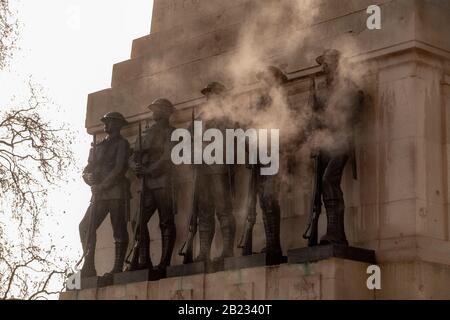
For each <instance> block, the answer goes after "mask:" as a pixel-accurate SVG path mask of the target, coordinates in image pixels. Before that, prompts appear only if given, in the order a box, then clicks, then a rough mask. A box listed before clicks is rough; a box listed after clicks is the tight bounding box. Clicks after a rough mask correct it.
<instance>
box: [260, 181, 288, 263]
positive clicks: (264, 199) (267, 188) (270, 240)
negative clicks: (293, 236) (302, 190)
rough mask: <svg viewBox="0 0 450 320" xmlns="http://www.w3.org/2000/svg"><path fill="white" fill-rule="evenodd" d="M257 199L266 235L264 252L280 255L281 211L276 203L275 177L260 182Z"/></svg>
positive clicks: (276, 184) (276, 182)
mask: <svg viewBox="0 0 450 320" xmlns="http://www.w3.org/2000/svg"><path fill="white" fill-rule="evenodd" d="M261 184H262V186H261V188H260V189H261V190H260V193H259V199H260V203H261V210H262V213H263V221H264V230H265V234H266V248H265V252H266V253H267V254H270V255H277V256H281V255H282V250H281V240H280V221H281V210H280V204H279V202H278V195H279V192H278V191H279V190H278V189H279V187H278V181H277V180H276V178H275V177H265V178H264V179H262V181H261Z"/></svg>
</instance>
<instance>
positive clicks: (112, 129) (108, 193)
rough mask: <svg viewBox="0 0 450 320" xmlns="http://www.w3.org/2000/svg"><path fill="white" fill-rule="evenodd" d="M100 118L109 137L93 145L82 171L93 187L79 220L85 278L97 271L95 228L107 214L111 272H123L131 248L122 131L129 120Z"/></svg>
mask: <svg viewBox="0 0 450 320" xmlns="http://www.w3.org/2000/svg"><path fill="white" fill-rule="evenodd" d="M101 121H102V122H103V124H104V131H105V132H106V133H107V137H106V138H105V139H104V140H102V141H101V142H99V143H94V144H93V147H92V149H91V152H90V154H89V160H88V165H87V166H86V168H85V169H84V171H83V179H84V181H85V182H86V183H87V184H88V185H90V186H91V189H92V199H91V204H90V206H89V208H88V209H87V211H86V214H85V215H84V218H83V220H82V221H81V223H80V238H81V242H82V245H83V252H84V257H85V261H84V264H83V268H82V269H81V276H82V277H84V278H86V277H92V276H96V274H97V273H96V270H95V262H94V258H95V245H96V231H97V229H98V228H99V227H100V225H101V224H102V222H103V220H104V219H105V217H106V216H107V214H108V213H109V214H110V217H111V224H112V229H113V236H114V242H115V258H114V267H113V269H112V270H111V272H110V274H113V273H118V272H122V268H123V262H124V258H125V254H126V250H127V247H128V232H127V222H126V215H127V208H128V201H129V198H130V183H129V181H128V179H127V178H126V176H125V174H126V172H127V170H128V158H129V156H130V146H129V143H128V141H127V140H126V139H125V138H124V137H122V135H121V134H120V130H121V128H122V127H123V126H125V125H126V124H127V121H126V120H125V118H124V116H123V115H122V114H120V113H118V112H109V113H107V114H106V115H105V116H103V118H101Z"/></svg>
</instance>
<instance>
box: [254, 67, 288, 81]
mask: <svg viewBox="0 0 450 320" xmlns="http://www.w3.org/2000/svg"><path fill="white" fill-rule="evenodd" d="M268 76H272V77H273V78H274V79H275V80H276V81H277V82H279V83H285V82H286V81H287V80H288V77H287V76H286V75H285V74H284V73H283V71H281V70H280V69H279V68H277V67H275V66H268V67H265V68H264V69H263V70H261V71H259V72H258V73H257V74H256V79H258V81H261V80H263V79H265V78H267V77H268Z"/></svg>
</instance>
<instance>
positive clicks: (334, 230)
mask: <svg viewBox="0 0 450 320" xmlns="http://www.w3.org/2000/svg"><path fill="white" fill-rule="evenodd" d="M324 202H325V208H326V211H327V233H326V234H325V235H324V236H323V237H322V238H321V239H320V244H339V245H345V246H348V241H347V237H346V236H345V227H344V212H345V206H344V201H343V200H339V199H336V200H327V201H324Z"/></svg>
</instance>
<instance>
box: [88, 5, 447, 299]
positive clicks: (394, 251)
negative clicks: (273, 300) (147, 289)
mask: <svg viewBox="0 0 450 320" xmlns="http://www.w3.org/2000/svg"><path fill="white" fill-rule="evenodd" d="M289 1H291V0H283V2H289ZM256 2H257V1H256V0H231V1H219V0H170V1H168V0H155V5H154V12H153V20H152V31H151V33H150V35H147V36H144V37H142V38H139V39H136V40H134V41H133V48H132V53H131V59H129V60H127V61H124V62H120V63H117V64H116V65H114V68H113V76H112V84H111V88H109V89H106V90H103V91H100V92H96V93H92V94H90V95H89V99H88V106H87V116H86V127H87V130H88V132H90V133H92V132H98V131H99V130H100V123H99V121H98V119H99V118H100V116H101V115H102V114H104V113H106V112H107V111H111V110H113V109H114V110H118V111H120V112H122V113H124V114H125V115H126V116H127V118H128V119H129V120H130V121H131V122H135V121H138V120H143V119H146V118H148V116H149V113H148V111H147V110H146V106H147V105H148V104H149V103H150V102H151V101H152V100H153V99H155V98H157V97H160V96H164V97H167V98H169V99H171V100H172V101H173V102H174V103H175V104H176V107H177V112H176V114H175V115H174V117H173V119H172V120H173V123H174V124H175V125H176V126H185V125H186V124H187V122H188V121H189V118H190V108H191V107H192V106H195V105H198V104H201V103H202V102H203V99H202V97H201V94H200V89H201V88H202V87H203V86H204V85H205V84H206V83H208V82H210V81H216V80H219V81H224V82H225V83H227V81H229V79H228V78H227V75H226V74H225V72H224V70H223V66H224V65H227V64H228V63H229V62H230V61H233V58H234V57H236V50H237V45H238V44H239V41H238V37H239V31H240V30H241V28H243V27H245V21H246V18H247V17H248V15H249V14H251V13H252V9H253V8H254V6H255V3H256ZM373 2H374V1H373V0H357V1H354V0H353V1H352V0H342V1H328V0H317V1H314V5H315V6H317V8H318V11H317V16H316V18H315V19H314V22H313V23H312V24H311V25H308V26H302V27H301V28H299V29H298V30H293V31H292V32H294V33H298V35H299V36H298V37H299V39H300V38H303V37H302V35H304V34H305V33H308V37H307V39H306V40H305V43H304V44H302V46H300V47H299V50H298V51H296V52H293V53H291V54H290V55H284V54H283V53H278V52H277V53H274V55H273V56H270V57H267V63H268V64H269V63H276V64H277V65H280V66H282V68H283V70H284V71H285V72H286V73H287V74H288V75H289V77H290V78H295V77H296V76H297V75H304V74H307V73H308V72H312V71H313V70H314V69H310V70H308V68H312V67H314V66H315V62H314V58H315V57H316V56H317V55H319V54H320V53H321V52H322V51H323V49H324V48H329V47H335V48H337V49H341V50H342V51H344V52H345V53H346V55H347V56H349V57H350V61H351V62H352V63H353V64H354V66H355V68H357V67H362V68H363V69H364V70H365V71H364V76H363V77H362V80H363V81H362V84H363V87H364V90H365V91H366V93H367V94H368V96H369V97H370V98H369V99H368V101H367V103H366V106H365V113H364V115H363V120H362V124H361V126H360V127H359V128H358V135H357V136H358V138H357V160H358V174H359V179H358V180H357V181H354V180H353V179H352V177H351V172H350V171H351V170H350V168H349V167H350V166H348V167H347V168H346V171H345V174H344V179H343V188H344V193H345V198H346V205H347V209H346V228H347V233H348V238H349V241H350V243H351V244H352V245H353V246H360V247H363V248H368V249H374V250H376V253H377V260H378V261H379V262H380V263H381V265H382V266H383V270H384V274H386V278H385V279H388V280H385V281H390V282H389V284H388V283H387V282H386V286H388V287H389V286H390V288H392V290H389V291H384V292H385V293H383V294H381V295H380V297H382V298H391V297H441V294H443V293H442V292H443V291H442V288H441V287H440V285H439V284H438V283H437V282H436V281H438V280H436V279H441V276H433V274H434V271H433V270H438V269H439V270H441V271H439V272H438V273H439V274H442V275H443V276H442V279H444V278H445V279H447V277H448V274H449V269H448V267H447V266H449V265H450V242H449V228H450V220H449V208H448V201H449V196H450V191H449V187H448V186H449V169H450V168H449V138H450V136H449V134H450V126H449V120H450V118H449V117H450V116H449V111H448V110H449V107H450V38H449V37H448V33H447V32H446V30H449V28H450V10H449V9H450V3H449V2H448V1H446V0H380V1H376V2H377V4H379V5H380V6H381V8H382V17H383V19H382V20H383V21H382V23H383V24H382V29H381V30H374V31H370V30H368V29H367V28H366V18H367V14H366V8H367V6H369V5H371V4H373ZM267 41H273V42H274V43H276V41H277V39H267ZM349 44H351V45H349ZM305 70H306V71H305ZM254 86H255V84H249V85H248V86H242V87H240V88H235V89H234V90H233V92H232V93H233V94H240V93H242V92H246V91H251V89H252V88H254ZM308 87H309V85H308V82H307V80H299V81H294V82H293V83H291V84H290V85H289V88H288V91H289V93H290V100H291V103H293V104H295V103H304V101H306V99H307V97H308V94H309V93H308ZM249 99H250V98H249ZM136 130H137V129H136V126H135V125H134V126H131V127H130V128H127V129H126V130H125V131H124V133H125V135H126V136H127V137H128V138H129V139H130V141H133V140H134V139H135V137H136ZM299 153H300V156H299V157H300V161H299V166H298V168H297V173H296V174H297V176H296V181H298V188H296V189H295V190H293V191H292V192H291V193H289V194H286V195H285V196H283V198H282V211H283V213H282V216H283V217H282V235H283V239H282V245H283V249H284V250H285V251H287V250H288V249H292V248H296V247H301V246H305V242H304V241H303V240H302V239H301V234H302V231H303V229H304V227H305V224H306V219H307V213H308V210H309V196H310V192H311V190H310V188H309V181H308V180H309V178H310V160H309V157H308V154H301V151H299ZM179 176H180V177H181V178H180V179H179V184H178V191H177V198H178V203H179V212H178V215H177V218H176V222H177V227H178V239H177V243H176V249H178V248H179V247H180V245H181V244H182V242H183V241H184V239H185V236H186V230H187V226H186V223H187V213H188V207H189V206H188V203H189V202H190V197H191V181H190V173H189V170H186V168H184V169H183V168H180V175H179ZM131 178H132V179H133V181H134V184H133V188H136V183H135V182H136V180H135V178H133V177H131ZM237 181H238V184H239V188H241V190H240V192H237V194H238V197H237V199H236V205H235V206H236V208H237V210H236V213H235V214H236V218H237V221H238V230H237V235H238V236H239V235H240V232H241V230H242V225H243V223H244V212H243V210H241V209H239V208H242V207H243V204H244V203H245V200H246V199H245V190H246V188H247V184H248V172H246V170H245V169H243V168H242V169H240V171H239V172H238V179H237ZM135 210H136V202H135V201H133V203H132V213H133V212H134V211H135ZM323 218H324V217H323ZM150 228H151V238H152V244H151V246H152V250H153V251H152V258H153V260H154V261H158V260H159V254H160V245H159V237H160V235H159V230H158V219H157V218H156V217H154V218H153V219H152V221H151V222H150ZM323 228H324V220H322V221H321V229H322V231H321V232H323V231H324V230H323ZM254 234H255V247H256V249H260V248H262V246H263V242H264V232H263V227H262V224H261V217H260V215H259V216H258V223H257V225H256V227H255V232H254ZM99 235H100V236H99V243H98V248H99V250H98V251H97V252H98V254H97V258H96V262H97V266H98V270H99V271H100V273H102V272H105V271H107V269H109V268H110V265H111V264H112V256H113V254H112V235H111V228H110V226H109V221H106V222H105V223H104V224H103V225H102V227H101V229H100V230H99ZM220 244H221V239H220V233H219V235H218V236H217V237H216V239H215V241H214V248H213V249H214V254H216V253H217V252H218V251H219V249H220ZM236 253H237V250H236ZM173 258H174V259H173V262H174V263H180V262H181V260H180V258H179V257H178V256H176V253H174V257H173ZM424 266H426V267H424ZM436 268H437V269H436ZM402 270H407V271H405V272H403V271H402ZM399 273H402V274H403V275H404V277H409V278H408V279H409V280H408V279H406V278H405V279H404V280H405V281H407V280H408V281H412V282H413V284H411V285H412V286H416V287H417V286H420V284H419V283H420V281H422V280H423V282H426V283H427V284H423V285H424V288H425V289H424V290H425V291H423V290H422V291H421V289H420V288H419V289H417V290H418V291H417V290H413V291H411V290H410V288H409V287H407V285H404V284H400V283H401V282H402V281H403V280H402V279H403V278H402V279H400V277H398V274H399ZM418 279H422V280H420V281H419V280H418ZM402 283H403V282H402ZM446 292H447V295H446V296H447V297H449V296H450V294H449V293H448V291H446Z"/></svg>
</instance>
